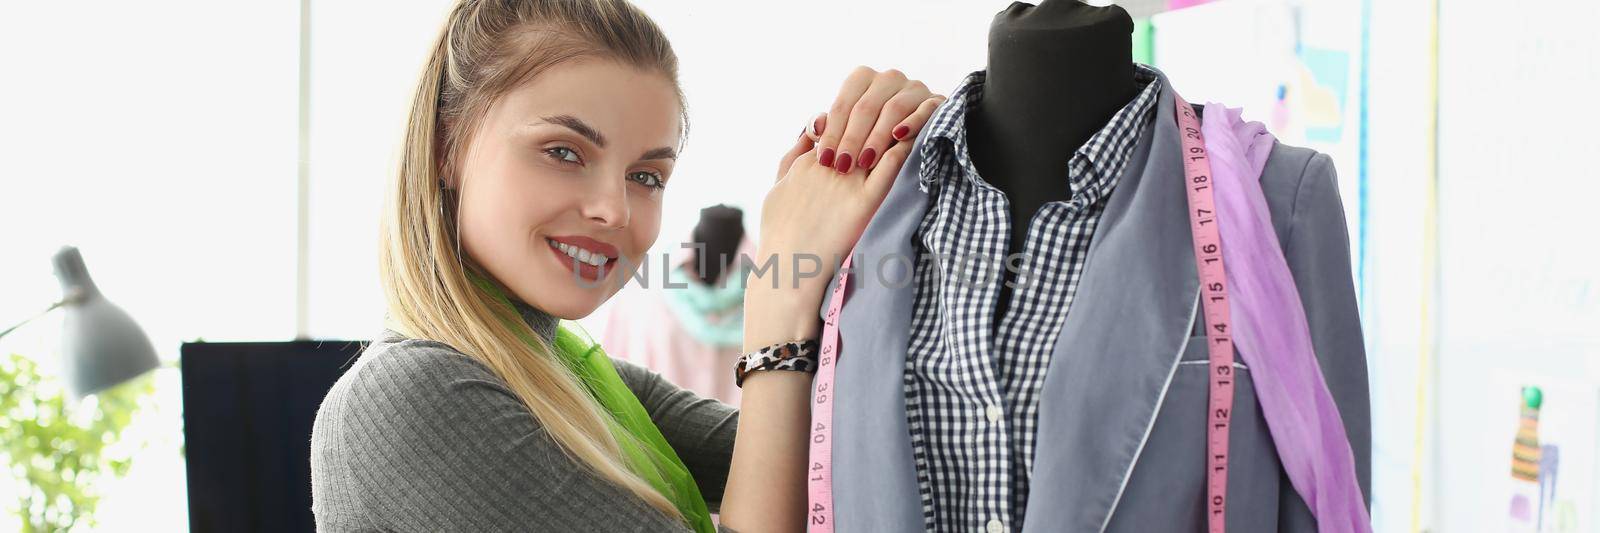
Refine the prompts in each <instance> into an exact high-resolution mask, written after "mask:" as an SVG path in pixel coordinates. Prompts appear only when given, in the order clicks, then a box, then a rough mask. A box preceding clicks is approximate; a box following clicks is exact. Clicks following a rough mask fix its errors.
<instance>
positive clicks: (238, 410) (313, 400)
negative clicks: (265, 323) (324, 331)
mask: <svg viewBox="0 0 1600 533" xmlns="http://www.w3.org/2000/svg"><path fill="white" fill-rule="evenodd" d="M361 347H362V343H361V342H357V341H295V342H239V343H235V342H198V343H185V344H184V345H183V350H182V352H181V357H182V359H181V365H182V369H183V435H184V452H185V456H186V459H187V462H188V478H189V528H190V530H191V531H195V532H196V533H206V532H212V531H227V532H249V531H270V532H274V533H276V532H294V531H306V532H312V531H315V530H316V525H315V523H314V522H313V520H312V515H311V423H312V421H313V420H315V419H316V416H317V407H318V406H319V405H321V403H322V398H323V396H325V395H327V393H328V390H329V389H331V388H332V387H333V383H334V382H335V381H338V379H339V376H340V375H342V374H343V373H344V371H345V370H346V369H348V368H349V367H350V364H351V363H353V362H354V361H355V358H356V356H357V355H358V354H359V353H360V352H361Z"/></svg>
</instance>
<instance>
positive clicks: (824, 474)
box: [806, 250, 855, 533]
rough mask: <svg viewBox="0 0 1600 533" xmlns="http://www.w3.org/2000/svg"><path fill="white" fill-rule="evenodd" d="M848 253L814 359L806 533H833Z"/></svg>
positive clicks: (848, 266)
mask: <svg viewBox="0 0 1600 533" xmlns="http://www.w3.org/2000/svg"><path fill="white" fill-rule="evenodd" d="M854 255H855V251H853V250H852V251H851V252H850V255H849V256H845V260H844V264H842V265H840V266H839V283H838V284H837V285H835V286H834V288H833V294H832V297H831V298H830V300H829V302H828V312H827V314H826V315H824V317H823V320H822V350H821V357H819V358H818V364H817V377H816V386H815V388H813V389H812V403H813V404H815V405H813V406H812V407H811V444H810V446H811V449H810V453H811V476H810V477H808V478H806V499H807V500H808V502H807V503H808V504H809V506H808V513H807V514H808V515H809V520H808V521H807V525H808V528H809V530H810V531H813V532H822V533H831V532H832V531H833V402H832V401H830V400H832V399H833V396H832V393H831V392H830V390H831V389H833V379H834V373H835V371H836V369H837V367H838V365H836V364H834V363H836V362H838V360H839V312H840V309H842V308H843V307H844V292H845V287H846V286H847V284H848V282H849V279H850V277H849V276H850V257H851V256H854Z"/></svg>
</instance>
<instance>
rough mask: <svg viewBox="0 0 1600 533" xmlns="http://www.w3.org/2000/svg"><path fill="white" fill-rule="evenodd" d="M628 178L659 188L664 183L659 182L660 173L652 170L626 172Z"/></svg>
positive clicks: (646, 185)
mask: <svg viewBox="0 0 1600 533" xmlns="http://www.w3.org/2000/svg"><path fill="white" fill-rule="evenodd" d="M628 179H630V180H633V181H634V182H636V183H638V184H640V185H644V186H645V187H649V188H652V189H660V188H662V187H665V186H666V184H665V183H662V182H661V175H660V174H657V173H654V172H642V171H641V172H634V173H632V174H628Z"/></svg>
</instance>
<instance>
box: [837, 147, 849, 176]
mask: <svg viewBox="0 0 1600 533" xmlns="http://www.w3.org/2000/svg"><path fill="white" fill-rule="evenodd" d="M834 170H837V171H839V172H849V171H850V154H849V153H848V152H840V153H839V165H838V166H835V167H834Z"/></svg>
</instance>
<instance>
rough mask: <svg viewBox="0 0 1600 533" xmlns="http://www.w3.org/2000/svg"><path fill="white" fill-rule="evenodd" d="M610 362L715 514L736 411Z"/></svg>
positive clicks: (620, 362)
mask: <svg viewBox="0 0 1600 533" xmlns="http://www.w3.org/2000/svg"><path fill="white" fill-rule="evenodd" d="M612 363H613V364H614V365H616V367H617V374H618V375H620V376H622V381H623V382H624V383H627V384H628V388H629V389H630V390H632V391H633V394H634V396H637V397H638V398H639V403H641V404H644V409H645V411H647V412H649V413H650V420H651V421H652V422H655V424H656V427H657V428H659V429H661V435H662V436H663V437H666V439H667V444H670V445H672V449H673V451H676V452H678V457H679V458H680V459H683V464H684V466H687V467H689V474H690V475H692V476H694V481H695V484H697V485H699V486H700V495H701V496H704V497H705V499H706V505H707V506H708V507H709V508H710V509H711V511H712V512H717V511H718V510H719V509H720V508H721V506H722V491H723V489H724V488H725V487H726V486H727V484H728V465H729V464H730V463H731V462H732V461H733V437H734V433H735V431H736V430H737V429H738V426H739V410H738V409H736V408H734V407H733V406H730V405H728V404H725V403H722V402H720V401H717V400H714V399H710V398H702V397H700V396H697V395H695V393H693V392H690V391H687V390H684V389H681V388H678V386H677V385H674V384H672V382H670V381H667V380H666V378H663V377H661V374H657V373H655V372H653V371H651V370H650V369H647V368H645V367H642V366H639V365H635V364H633V363H629V362H627V361H623V360H620V359H615V358H613V359H612ZM730 371H731V370H730Z"/></svg>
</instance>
